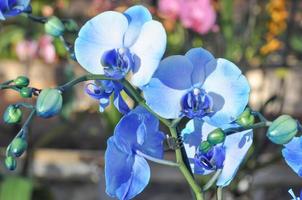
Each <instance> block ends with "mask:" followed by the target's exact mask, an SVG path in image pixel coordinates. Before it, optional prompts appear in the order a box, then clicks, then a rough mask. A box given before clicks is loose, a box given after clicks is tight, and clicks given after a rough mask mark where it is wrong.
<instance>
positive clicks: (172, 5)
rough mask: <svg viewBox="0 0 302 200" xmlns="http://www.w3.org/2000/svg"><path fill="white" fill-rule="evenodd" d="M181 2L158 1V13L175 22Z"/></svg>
mask: <svg viewBox="0 0 302 200" xmlns="http://www.w3.org/2000/svg"><path fill="white" fill-rule="evenodd" d="M182 1H183V0H160V1H159V11H160V12H161V13H162V14H163V15H164V16H166V17H168V18H170V19H173V20H176V19H177V18H178V17H179V14H180V11H181V2H182Z"/></svg>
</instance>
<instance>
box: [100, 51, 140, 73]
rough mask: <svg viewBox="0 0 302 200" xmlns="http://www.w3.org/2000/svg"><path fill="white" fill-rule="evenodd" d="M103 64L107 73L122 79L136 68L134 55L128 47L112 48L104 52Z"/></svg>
mask: <svg viewBox="0 0 302 200" xmlns="http://www.w3.org/2000/svg"><path fill="white" fill-rule="evenodd" d="M101 64H102V65H103V66H104V71H105V75H107V76H109V77H113V78H117V79H121V78H123V77H125V76H126V74H127V73H128V72H129V71H130V70H132V69H133V68H134V65H135V62H134V55H133V54H132V53H131V52H130V50H129V49H128V48H117V49H111V50H109V51H107V52H105V53H104V54H103V56H102V58H101Z"/></svg>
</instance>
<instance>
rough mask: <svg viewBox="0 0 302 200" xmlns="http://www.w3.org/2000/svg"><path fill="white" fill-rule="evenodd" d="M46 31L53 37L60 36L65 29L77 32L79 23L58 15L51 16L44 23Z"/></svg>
mask: <svg viewBox="0 0 302 200" xmlns="http://www.w3.org/2000/svg"><path fill="white" fill-rule="evenodd" d="M44 29H45V32H46V33H47V34H49V35H51V36H53V37H60V36H62V35H63V34H64V32H65V31H68V32H76V31H78V29H79V27H78V25H77V23H76V22H75V21H74V20H72V19H68V20H60V19H59V18H58V17H56V16H52V17H49V18H48V19H47V21H46V22H45V24H44Z"/></svg>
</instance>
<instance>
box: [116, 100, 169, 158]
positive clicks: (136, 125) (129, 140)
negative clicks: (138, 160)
mask: <svg viewBox="0 0 302 200" xmlns="http://www.w3.org/2000/svg"><path fill="white" fill-rule="evenodd" d="M158 128H159V121H158V119H156V117H155V116H154V115H152V114H151V113H149V112H148V111H147V110H146V109H145V108H143V107H140V106H138V107H136V108H135V109H134V110H132V111H131V112H129V113H128V114H127V115H125V116H124V117H123V118H122V119H121V121H120V122H119V123H118V124H117V126H116V128H115V131H114V140H115V143H116V144H119V147H120V148H123V150H124V151H126V152H132V151H136V150H139V151H141V152H143V153H145V154H147V155H150V156H153V157H157V158H162V156H163V140H164V138H165V137H164V135H163V133H161V132H159V131H158Z"/></svg>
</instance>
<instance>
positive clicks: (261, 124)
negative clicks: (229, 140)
mask: <svg viewBox="0 0 302 200" xmlns="http://www.w3.org/2000/svg"><path fill="white" fill-rule="evenodd" d="M271 123H272V122H270V121H266V122H259V123H256V124H253V125H251V126H247V127H238V128H229V129H226V130H224V132H225V134H226V135H232V134H234V133H238V132H241V131H246V130H249V129H257V128H263V127H267V126H270V125H271Z"/></svg>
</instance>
